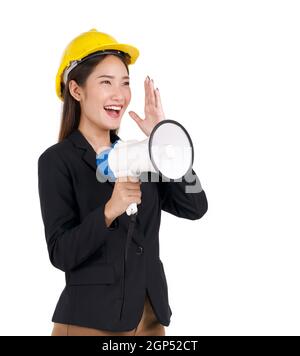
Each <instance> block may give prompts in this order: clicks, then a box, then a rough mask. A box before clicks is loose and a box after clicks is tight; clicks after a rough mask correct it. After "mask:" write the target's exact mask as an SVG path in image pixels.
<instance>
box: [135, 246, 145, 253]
mask: <svg viewBox="0 0 300 356" xmlns="http://www.w3.org/2000/svg"><path fill="white" fill-rule="evenodd" d="M143 253H144V249H143V246H138V247H137V249H136V254H137V255H142V254H143Z"/></svg>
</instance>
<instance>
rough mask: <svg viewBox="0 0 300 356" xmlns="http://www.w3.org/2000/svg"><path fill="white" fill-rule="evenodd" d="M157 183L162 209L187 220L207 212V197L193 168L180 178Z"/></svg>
mask: <svg viewBox="0 0 300 356" xmlns="http://www.w3.org/2000/svg"><path fill="white" fill-rule="evenodd" d="M157 184H158V191H159V196H160V201H161V209H162V210H164V211H166V212H168V213H170V214H172V215H175V216H178V217H181V218H185V219H189V220H196V219H200V218H201V217H202V216H203V215H204V214H205V213H206V212H207V209H208V203H207V197H206V194H205V191H204V190H203V188H202V186H201V183H200V180H199V178H198V176H197V174H196V172H195V171H194V170H193V169H190V171H189V172H188V173H187V174H186V175H185V176H184V177H183V178H182V179H181V180H177V181H174V182H169V181H168V182H166V181H159V182H158V183H157Z"/></svg>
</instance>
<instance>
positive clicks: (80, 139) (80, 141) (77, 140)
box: [68, 129, 120, 186]
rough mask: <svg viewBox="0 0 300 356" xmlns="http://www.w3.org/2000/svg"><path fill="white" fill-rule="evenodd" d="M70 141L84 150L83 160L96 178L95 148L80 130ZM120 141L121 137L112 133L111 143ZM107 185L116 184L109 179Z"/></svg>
mask: <svg viewBox="0 0 300 356" xmlns="http://www.w3.org/2000/svg"><path fill="white" fill-rule="evenodd" d="M68 139H69V140H70V141H72V143H73V144H74V145H75V146H76V147H77V148H78V149H80V150H83V151H84V153H83V155H82V159H83V160H84V161H85V163H86V164H87V165H88V166H89V167H90V168H91V169H93V170H94V171H95V176H96V169H97V165H96V152H95V151H94V149H93V147H92V146H91V145H90V143H89V142H88V140H87V139H86V138H85V136H84V135H83V134H82V133H81V131H80V130H78V129H75V130H74V131H73V132H72V133H71V134H70V135H69V136H68ZM118 139H120V137H119V136H118V135H116V134H114V133H112V132H111V131H110V140H111V143H114V142H115V141H116V140H118ZM107 183H109V184H110V185H112V186H113V185H114V182H111V181H109V180H108V179H107Z"/></svg>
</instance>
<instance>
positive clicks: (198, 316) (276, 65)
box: [0, 0, 300, 335]
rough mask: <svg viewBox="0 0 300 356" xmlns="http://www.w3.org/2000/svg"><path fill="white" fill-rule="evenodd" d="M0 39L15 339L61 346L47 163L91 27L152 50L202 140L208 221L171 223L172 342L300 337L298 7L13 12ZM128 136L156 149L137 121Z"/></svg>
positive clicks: (176, 106)
mask: <svg viewBox="0 0 300 356" xmlns="http://www.w3.org/2000/svg"><path fill="white" fill-rule="evenodd" d="M0 6H1V8H0V27H1V28H0V36H1V41H0V45H1V58H0V61H1V63H0V64H1V67H0V70H1V77H0V78H1V84H0V91H1V121H0V122H1V140H0V145H1V147H0V149H1V151H0V152H1V167H2V169H1V184H0V202H1V203H0V204H1V229H0V235H1V247H0V273H1V295H0V298H1V302H0V315H1V318H0V323H1V324H0V334H1V335H50V333H51V330H52V322H51V317H52V313H53V311H54V308H55V305H56V302H57V300H58V297H59V295H60V293H61V291H62V289H63V287H64V274H63V273H62V272H61V271H59V270H56V269H55V268H54V267H53V266H52V265H51V264H50V261H49V259H48V254H47V248H46V242H45V238H44V230H43V224H42V219H41V215H40V206H39V198H38V190H37V187H38V186H37V183H38V182H37V159H38V157H39V155H40V154H41V153H42V152H43V151H44V150H45V149H46V148H47V147H49V146H50V145H52V144H54V143H56V142H57V136H58V130H59V120H60V111H61V102H60V101H59V100H58V98H57V97H56V95H55V75H56V71H57V68H58V65H59V62H60V58H61V55H62V52H63V50H64V48H65V46H66V45H67V44H68V43H69V41H70V40H71V39H73V38H74V37H75V36H77V35H79V34H80V33H82V32H85V31H88V30H90V29H92V28H97V29H98V30H99V31H102V32H106V33H109V34H110V35H112V36H114V37H115V38H116V39H117V40H118V41H119V42H123V43H129V44H132V45H134V46H136V47H137V48H138V49H139V50H140V57H139V58H138V60H137V62H136V64H134V65H133V66H131V67H129V69H130V76H131V88H132V101H131V104H130V106H129V108H128V110H127V111H129V110H134V111H136V112H138V113H139V114H140V115H141V116H143V114H144V113H143V108H144V87H143V82H144V79H145V77H146V75H149V76H150V77H151V78H153V79H154V82H155V85H156V86H158V87H159V89H160V92H161V97H162V101H163V106H164V111H165V114H166V117H167V118H169V119H174V120H177V121H179V122H181V123H182V124H183V125H184V127H185V128H186V129H187V130H188V131H189V133H190V135H191V138H192V140H193V142H194V148H195V163H194V169H195V171H196V173H197V174H198V176H199V178H200V181H201V183H202V186H203V188H204V190H205V191H206V194H207V198H208V206H209V208H208V212H207V214H206V215H205V216H204V217H203V218H202V219H200V220H196V221H191V220H185V219H179V218H177V217H175V216H172V215H170V214H168V213H165V212H163V215H162V224H161V230H160V246H161V259H162V261H163V262H164V266H165V272H166V275H167V280H168V286H169V297H170V306H171V308H172V311H173V315H172V319H171V324H170V326H169V327H168V328H167V330H166V332H167V335H299V328H300V327H299V319H300V310H299V309H300V303H299V300H300V286H299V267H300V266H299V265H300V259H299V248H300V242H299V237H300V233H299V232H300V229H299V224H300V223H299V221H300V219H299V208H300V204H299V201H300V199H299V198H300V194H299V193H300V189H299V182H300V179H299V178H300V177H299V152H300V147H299V95H300V75H299V74H300V51H299V34H300V21H299V18H300V11H299V2H298V1H287V0H285V1H274V0H273V1H263V0H260V1H254V0H251V1H212V0H210V1H199V0H194V1H192V0H186V1H175V0H170V1H166V0H164V1H155V0H151V1H147V2H146V1H130V0H128V1H116V0H114V1H111V2H110V1H99V0H97V1H88V0H85V1H84V2H83V1H74V0H72V1H61V2H57V1H51V2H50V1H48V2H47V3H46V2H41V1H9V2H2V3H1V5H0ZM120 136H121V137H122V139H124V140H126V139H144V138H145V136H144V134H143V133H142V132H141V131H140V129H139V128H138V126H137V125H136V123H135V122H134V121H133V120H132V119H131V118H130V116H129V115H128V113H127V112H126V114H125V115H124V117H123V121H122V125H121V131H120Z"/></svg>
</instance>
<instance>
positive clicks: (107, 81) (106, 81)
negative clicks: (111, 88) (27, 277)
mask: <svg viewBox="0 0 300 356" xmlns="http://www.w3.org/2000/svg"><path fill="white" fill-rule="evenodd" d="M102 83H110V81H109V80H103V82H101V84H102Z"/></svg>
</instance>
